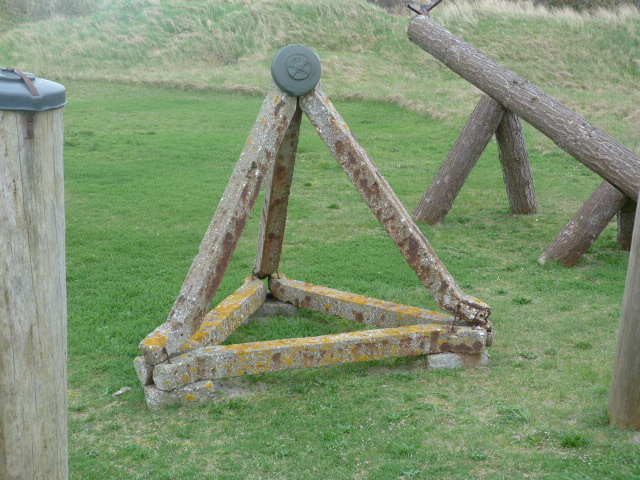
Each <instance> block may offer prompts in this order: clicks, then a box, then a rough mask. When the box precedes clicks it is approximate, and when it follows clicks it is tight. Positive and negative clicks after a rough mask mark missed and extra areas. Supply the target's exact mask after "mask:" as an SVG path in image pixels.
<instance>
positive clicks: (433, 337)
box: [153, 325, 486, 391]
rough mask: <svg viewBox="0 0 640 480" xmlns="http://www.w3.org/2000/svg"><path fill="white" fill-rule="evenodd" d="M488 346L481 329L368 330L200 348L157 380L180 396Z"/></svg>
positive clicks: (162, 369) (163, 368)
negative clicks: (226, 382)
mask: <svg viewBox="0 0 640 480" xmlns="http://www.w3.org/2000/svg"><path fill="white" fill-rule="evenodd" d="M485 345H486V332H485V330H484V329H481V328H470V327H460V328H456V329H455V331H454V330H452V329H451V328H449V327H448V326H442V325H412V326H406V327H397V328H386V329H380V330H366V331H361V332H349V333H340V334H335V335H323V336H319V337H307V338H291V339H282V340H271V341H265V342H254V343H245V344H239V345H224V346H220V345H218V346H212V347H206V348H201V349H198V350H196V351H193V352H191V353H190V354H185V355H181V356H179V357H176V358H175V361H174V362H173V363H172V364H166V363H165V364H162V365H157V366H156V367H155V368H154V370H153V380H154V383H155V385H156V386H157V388H158V389H160V390H164V391H170V390H175V389H177V388H181V387H184V386H185V385H188V384H191V383H193V382H197V381H199V380H206V379H219V378H225V377H236V376H240V375H251V374H258V373H266V372H277V371H280V370H285V369H291V368H313V367H322V366H327V365H334V364H338V363H348V362H361V361H369V360H378V359H381V358H389V357H404V356H413V355H423V354H429V353H442V352H452V353H465V354H480V353H481V352H482V351H483V350H484V349H485Z"/></svg>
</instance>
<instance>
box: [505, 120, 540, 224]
mask: <svg viewBox="0 0 640 480" xmlns="http://www.w3.org/2000/svg"><path fill="white" fill-rule="evenodd" d="M496 140H497V142H498V151H499V156H500V163H501V164H502V176H503V178H504V183H505V185H506V187H507V196H508V197H509V205H510V206H511V212H512V213H514V214H516V215H525V214H528V213H534V212H535V211H537V210H538V198H537V196H536V187H535V185H534V182H533V175H532V174H531V164H530V163H529V151H528V150H527V146H526V143H525V140H524V133H523V131H522V122H521V121H520V117H518V116H517V115H515V114H513V113H511V112H510V111H508V110H507V111H506V112H505V114H504V116H503V117H502V120H501V121H500V124H499V125H498V128H497V129H496Z"/></svg>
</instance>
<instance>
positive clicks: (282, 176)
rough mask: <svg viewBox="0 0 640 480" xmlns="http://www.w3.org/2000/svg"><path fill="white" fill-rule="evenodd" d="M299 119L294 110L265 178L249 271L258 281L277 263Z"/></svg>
mask: <svg viewBox="0 0 640 480" xmlns="http://www.w3.org/2000/svg"><path fill="white" fill-rule="evenodd" d="M301 120H302V110H300V109H299V108H298V109H296V113H295V115H294V116H293V119H292V120H291V124H290V125H289V129H288V130H287V134H286V135H285V137H284V140H283V141H282V144H281V145H280V149H279V150H278V155H277V156H276V161H275V163H274V165H273V168H272V169H271V172H269V178H268V179H267V185H266V188H265V197H264V209H263V211H262V223H261V225H260V237H259V240H258V252H257V255H256V261H255V268H254V270H253V273H254V275H255V276H256V277H258V278H266V277H268V276H269V275H271V274H272V273H274V272H275V271H276V270H277V268H278V265H279V264H280V256H281V254H282V242H283V241H284V229H285V225H286V223H287V210H288V207H289V194H290V193H291V183H292V182H293V168H294V165H295V161H296V151H297V149H298V139H299V137H300V121H301Z"/></svg>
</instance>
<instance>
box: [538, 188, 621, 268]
mask: <svg viewBox="0 0 640 480" xmlns="http://www.w3.org/2000/svg"><path fill="white" fill-rule="evenodd" d="M626 201H627V197H626V196H625V195H624V194H623V193H621V192H620V191H619V190H618V189H617V188H615V187H614V186H613V185H611V184H610V183H609V182H602V184H601V185H600V186H599V187H598V189H597V190H596V191H595V192H594V193H593V195H591V197H589V199H588V200H587V201H586V202H585V204H584V205H583V206H582V208H581V209H580V210H579V211H578V213H576V215H575V216H574V217H573V218H572V219H571V220H570V221H569V223H567V225H566V226H565V227H564V229H563V230H562V231H561V232H560V233H559V234H558V236H557V237H556V239H555V240H554V241H553V242H552V243H551V245H549V247H548V248H547V250H546V251H545V252H544V253H543V254H542V256H541V257H540V258H539V260H538V261H539V262H540V263H545V262H546V261H547V260H555V261H558V262H560V263H562V264H564V265H566V266H567V267H571V266H573V265H575V264H576V263H577V262H578V260H580V257H582V255H584V253H585V252H586V251H587V250H588V249H589V247H591V245H593V243H594V242H595V241H596V240H597V239H598V237H599V236H600V234H601V233H602V231H603V230H604V229H605V227H606V226H607V225H608V224H609V222H610V221H611V219H612V218H613V217H615V216H616V214H617V213H618V212H619V211H620V209H621V208H622V206H623V205H624V204H625V202H626Z"/></svg>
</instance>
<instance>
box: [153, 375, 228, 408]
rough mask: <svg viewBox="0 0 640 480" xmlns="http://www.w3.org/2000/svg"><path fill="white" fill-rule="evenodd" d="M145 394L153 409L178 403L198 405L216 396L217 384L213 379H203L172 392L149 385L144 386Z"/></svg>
mask: <svg viewBox="0 0 640 480" xmlns="http://www.w3.org/2000/svg"><path fill="white" fill-rule="evenodd" d="M144 396H145V399H146V401H147V407H149V408H150V409H152V410H158V409H161V408H164V407H167V406H169V405H174V404H176V403H183V404H193V405H197V404H201V403H204V402H207V401H210V400H211V399H213V398H214V397H215V396H216V384H215V382H213V381H211V380H203V381H200V382H194V383H191V384H189V385H187V386H185V387H182V388H178V389H176V390H172V391H170V392H165V391H162V390H159V389H158V388H157V387H156V386H155V385H147V386H146V387H144Z"/></svg>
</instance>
